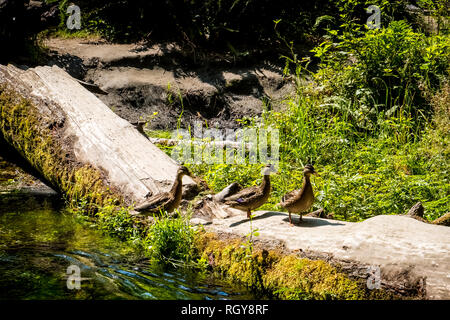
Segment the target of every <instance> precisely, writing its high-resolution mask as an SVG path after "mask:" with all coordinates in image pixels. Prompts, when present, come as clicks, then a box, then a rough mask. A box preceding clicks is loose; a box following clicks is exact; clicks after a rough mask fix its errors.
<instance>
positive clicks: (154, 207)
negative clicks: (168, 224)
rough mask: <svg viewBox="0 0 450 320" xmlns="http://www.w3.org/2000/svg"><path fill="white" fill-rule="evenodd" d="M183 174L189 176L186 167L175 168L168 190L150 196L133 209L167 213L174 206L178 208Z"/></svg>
mask: <svg viewBox="0 0 450 320" xmlns="http://www.w3.org/2000/svg"><path fill="white" fill-rule="evenodd" d="M185 175H187V176H190V175H191V174H190V172H189V170H188V168H186V167H185V166H181V167H180V168H179V169H178V170H177V175H176V177H175V181H174V183H173V185H172V188H171V189H170V191H169V192H162V193H159V194H157V195H155V196H153V197H151V198H150V199H148V200H147V201H146V202H144V203H143V204H142V205H140V206H138V207H136V208H135V210H136V211H138V212H146V213H159V212H162V211H166V212H167V213H171V212H173V211H174V210H175V209H176V208H178V206H179V205H180V202H181V198H182V195H183V181H182V180H183V176H185Z"/></svg>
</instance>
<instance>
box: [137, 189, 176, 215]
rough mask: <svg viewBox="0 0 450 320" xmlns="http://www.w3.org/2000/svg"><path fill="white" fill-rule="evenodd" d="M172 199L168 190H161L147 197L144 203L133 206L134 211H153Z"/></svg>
mask: <svg viewBox="0 0 450 320" xmlns="http://www.w3.org/2000/svg"><path fill="white" fill-rule="evenodd" d="M171 200H172V196H171V195H170V194H169V193H168V192H162V193H159V194H157V195H155V196H154V197H151V198H150V199H148V200H147V201H146V202H145V203H143V204H142V205H140V206H138V207H136V208H135V210H136V211H154V210H157V209H158V208H162V207H165V206H167V204H169V203H170V201H171Z"/></svg>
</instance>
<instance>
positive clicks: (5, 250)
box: [0, 194, 256, 300]
mask: <svg viewBox="0 0 450 320" xmlns="http://www.w3.org/2000/svg"><path fill="white" fill-rule="evenodd" d="M70 265H77V266H79V268H80V271H81V279H82V281H81V289H79V290H76V289H72V290H70V289H68V286H67V279H68V275H67V268H68V267H69V266H70ZM255 298H256V297H255V296H253V295H252V294H250V293H249V292H248V291H246V290H245V289H244V288H239V287H236V286H234V285H231V284H229V283H226V282H223V281H221V280H220V279H217V278H214V277H213V276H211V275H200V274H194V273H189V272H186V271H180V270H178V271H177V270H162V269H161V268H160V267H158V266H154V265H150V264H149V263H148V261H147V260H146V259H145V257H144V256H143V255H142V254H140V253H139V252H137V250H136V249H132V248H130V246H129V245H128V246H127V245H125V244H124V243H122V242H121V241H119V240H116V239H112V238H110V237H107V236H105V235H104V234H102V233H101V232H100V231H99V230H97V229H96V228H95V227H94V226H91V225H90V224H89V223H88V222H82V221H79V219H77V218H76V217H75V216H74V215H71V214H69V213H68V212H66V211H65V210H64V209H63V208H60V207H58V205H55V203H54V202H53V201H50V200H48V199H47V198H46V199H42V198H38V199H36V198H35V197H24V196H17V197H12V198H11V197H10V196H8V199H5V197H4V196H2V195H1V194H0V300H5V299H168V300H171V299H195V300H196V299H255Z"/></svg>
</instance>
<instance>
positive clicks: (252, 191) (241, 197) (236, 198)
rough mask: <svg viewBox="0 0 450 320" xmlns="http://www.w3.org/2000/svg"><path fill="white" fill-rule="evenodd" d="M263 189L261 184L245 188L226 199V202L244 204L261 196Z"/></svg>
mask: <svg viewBox="0 0 450 320" xmlns="http://www.w3.org/2000/svg"><path fill="white" fill-rule="evenodd" d="M261 193H262V192H261V190H260V187H259V186H254V187H250V188H245V189H243V190H241V191H239V192H238V193H236V194H233V195H232V196H230V197H227V198H225V199H224V201H225V204H229V205H231V204H244V203H248V202H252V201H253V200H255V199H257V198H258V197H260V196H261Z"/></svg>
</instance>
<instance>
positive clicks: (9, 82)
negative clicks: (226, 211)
mask: <svg viewBox="0 0 450 320" xmlns="http://www.w3.org/2000/svg"><path fill="white" fill-rule="evenodd" d="M0 86H1V87H0V94H1V95H0V112H1V113H0V133H1V134H2V135H3V137H4V139H5V140H6V141H7V142H8V143H9V144H11V145H12V146H13V147H14V148H16V150H18V151H19V152H20V153H21V154H22V155H23V156H24V157H25V158H26V159H27V160H28V161H29V162H30V163H31V164H32V165H33V166H34V167H35V168H36V169H37V170H39V171H40V172H41V173H42V175H43V176H44V178H46V179H47V180H48V181H49V182H50V183H51V184H53V186H55V187H57V188H58V189H59V190H61V191H62V192H63V193H65V194H66V195H67V196H68V198H69V200H86V201H87V202H88V203H91V204H94V205H103V204H105V203H106V201H109V200H114V201H116V202H117V201H118V202H119V203H121V204H123V205H132V204H136V205H139V204H141V203H142V202H144V201H145V200H146V198H147V197H149V196H151V195H154V194H157V193H159V192H162V191H168V190H169V189H170V187H171V185H172V183H173V181H174V179H175V175H176V171H177V167H178V165H177V163H175V161H173V160H172V159H171V158H170V157H169V156H167V155H166V154H165V153H164V152H163V151H161V150H159V149H158V148H157V147H156V146H154V145H153V144H152V143H151V142H150V141H149V140H148V139H146V138H145V137H144V136H142V135H141V134H140V133H139V132H138V131H137V130H136V129H135V128H134V127H133V126H132V125H131V124H130V123H128V122H127V121H126V120H124V119H122V118H120V117H118V116H117V115H116V114H114V112H112V111H111V110H110V109H109V108H108V107H107V106H106V105H105V104H104V103H103V102H101V101H100V100H99V99H98V98H97V97H96V96H95V95H94V94H92V93H91V92H89V91H88V90H86V89H85V88H84V87H83V86H81V85H80V84H79V83H78V82H77V81H76V80H75V79H73V78H72V77H70V76H69V75H68V74H67V73H66V72H65V71H63V70H62V69H60V68H58V67H56V66H54V67H37V68H33V69H27V70H22V69H19V68H17V67H14V66H12V65H8V66H0ZM183 186H184V188H185V189H186V190H192V189H195V187H196V184H195V182H194V181H193V180H192V179H191V178H190V177H184V178H183Z"/></svg>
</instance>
